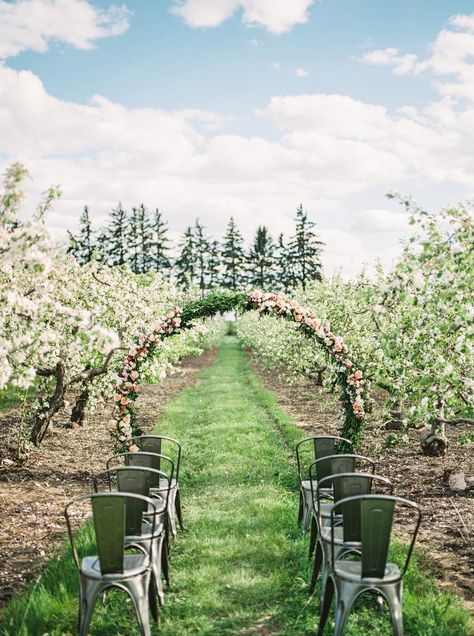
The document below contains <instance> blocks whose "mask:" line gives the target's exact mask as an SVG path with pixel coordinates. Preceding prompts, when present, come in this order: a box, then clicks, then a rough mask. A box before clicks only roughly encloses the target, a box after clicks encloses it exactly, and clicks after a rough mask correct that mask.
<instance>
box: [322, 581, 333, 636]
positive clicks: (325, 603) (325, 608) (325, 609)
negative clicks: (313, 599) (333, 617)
mask: <svg viewBox="0 0 474 636" xmlns="http://www.w3.org/2000/svg"><path fill="white" fill-rule="evenodd" d="M333 596H334V581H333V580H332V577H328V581H327V585H326V590H325V593H324V596H323V598H322V601H321V612H320V615H319V624H318V636H321V635H322V633H323V631H324V627H325V625H326V622H327V620H328V616H329V610H330V609H331V603H332V598H333Z"/></svg>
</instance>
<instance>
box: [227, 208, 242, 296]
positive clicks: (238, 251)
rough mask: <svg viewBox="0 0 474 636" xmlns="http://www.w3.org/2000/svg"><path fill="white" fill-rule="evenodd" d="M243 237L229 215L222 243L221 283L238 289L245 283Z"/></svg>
mask: <svg viewBox="0 0 474 636" xmlns="http://www.w3.org/2000/svg"><path fill="white" fill-rule="evenodd" d="M243 244H244V239H243V237H242V235H241V233H240V232H239V230H238V228H237V225H236V224H235V221H234V219H233V218H232V217H231V218H230V221H229V224H228V226H227V230H226V233H225V235H224V240H223V244H222V251H221V258H222V285H223V286H224V287H228V288H229V289H240V288H241V287H243V286H244V285H245V280H246V272H245V252H244V248H243Z"/></svg>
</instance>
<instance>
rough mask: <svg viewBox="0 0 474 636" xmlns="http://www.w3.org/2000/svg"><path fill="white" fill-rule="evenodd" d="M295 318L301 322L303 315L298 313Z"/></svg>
mask: <svg viewBox="0 0 474 636" xmlns="http://www.w3.org/2000/svg"><path fill="white" fill-rule="evenodd" d="M295 320H296V322H301V321H302V320H303V316H302V315H301V314H296V315H295Z"/></svg>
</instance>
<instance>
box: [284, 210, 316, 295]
mask: <svg viewBox="0 0 474 636" xmlns="http://www.w3.org/2000/svg"><path fill="white" fill-rule="evenodd" d="M295 221H296V231H295V235H294V236H292V237H291V238H290V241H289V244H288V253H289V260H290V263H291V270H292V283H293V285H294V286H296V285H301V286H302V287H303V289H305V288H306V283H307V282H308V281H310V280H321V279H322V272H321V259H320V255H321V251H322V249H321V247H322V245H324V243H322V241H320V240H319V238H318V235H317V234H316V232H315V231H314V229H313V228H314V227H315V223H314V222H313V221H310V220H309V219H308V214H307V213H306V212H305V211H304V210H303V205H302V204H300V206H299V207H298V208H297V209H296V218H295Z"/></svg>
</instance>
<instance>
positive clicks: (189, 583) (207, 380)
mask: <svg viewBox="0 0 474 636" xmlns="http://www.w3.org/2000/svg"><path fill="white" fill-rule="evenodd" d="M255 380H256V379H255V377H254V376H253V374H252V373H251V371H250V370H249V366H248V361H247V356H246V354H245V353H244V352H243V351H242V349H241V347H240V345H239V343H238V342H237V341H236V340H235V339H231V338H227V339H226V341H225V343H224V345H223V346H222V348H221V350H220V352H219V356H218V359H217V362H216V364H215V365H214V366H213V367H211V368H209V369H207V370H205V371H204V372H203V373H202V375H201V382H200V384H198V386H196V387H194V388H192V389H188V390H187V391H184V392H183V393H182V394H181V395H180V397H179V398H178V399H177V400H174V401H172V402H171V403H170V404H169V405H168V408H167V409H166V411H165V413H164V415H163V416H162V418H161V420H160V422H159V424H158V426H157V427H156V431H155V432H160V433H164V434H170V435H174V436H176V437H177V438H178V439H180V440H182V442H183V448H184V458H183V474H182V478H180V482H181V483H182V491H183V502H184V516H185V524H186V530H185V533H184V535H181V536H179V537H178V540H177V541H176V543H175V545H174V546H173V552H172V573H173V585H172V590H173V591H172V592H171V594H169V595H168V597H167V606H166V608H165V610H164V612H163V614H164V616H163V621H162V633H163V635H166V636H168V635H169V636H171V635H174V636H175V635H177V634H183V635H184V634H196V633H200V634H215V635H216V636H217V635H218V634H219V635H224V634H239V633H241V634H245V633H272V634H273V633H275V634H277V633H278V634H283V633H285V634H286V633H287V634H299V633H305V629H304V625H303V623H306V625H307V621H306V620H304V618H303V616H301V617H300V618H299V620H298V617H299V615H300V613H301V612H302V611H303V609H304V606H305V603H306V602H307V600H308V594H307V584H306V581H305V580H303V579H302V575H303V574H305V575H306V570H307V561H308V559H307V556H305V552H306V542H304V541H303V540H302V538H301V533H300V532H299V531H298V529H297V527H296V517H297V495H296V492H297V483H296V478H295V477H296V476H295V463H294V454H293V448H292V447H293V443H292V440H290V439H288V437H287V433H290V435H291V436H293V437H294V439H295V440H296V437H299V433H298V432H297V430H296V429H295V428H293V427H291V429H290V430H289V431H287V433H285V432H282V431H280V430H279V428H278V423H277V422H276V421H275V418H274V417H273V416H272V414H271V413H270V412H269V411H268V409H266V408H265V407H264V405H263V404H262V401H261V390H260V389H259V388H258V387H256V386H255ZM282 419H283V418H282ZM280 425H281V426H285V424H284V422H281V423H280ZM303 614H304V615H306V617H307V616H308V615H309V614H313V617H312V624H313V627H314V620H315V616H314V611H313V610H308V611H307V612H304V611H303ZM295 624H296V625H295Z"/></svg>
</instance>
